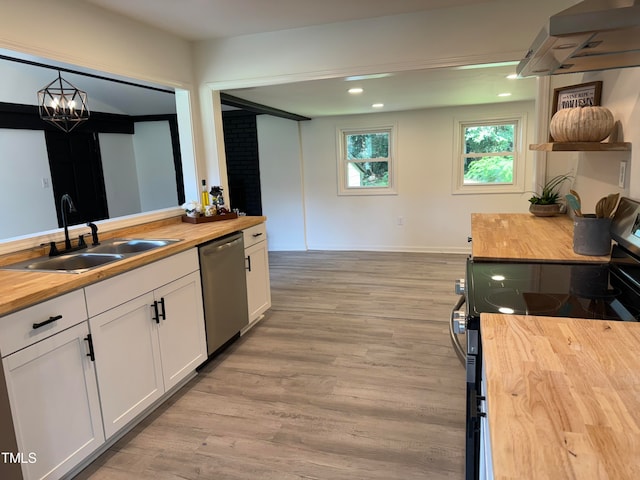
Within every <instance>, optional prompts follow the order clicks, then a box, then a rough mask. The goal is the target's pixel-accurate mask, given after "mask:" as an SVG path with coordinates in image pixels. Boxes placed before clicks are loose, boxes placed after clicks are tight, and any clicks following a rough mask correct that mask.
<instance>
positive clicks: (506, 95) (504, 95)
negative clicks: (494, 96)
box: [498, 92, 511, 97]
mask: <svg viewBox="0 0 640 480" xmlns="http://www.w3.org/2000/svg"><path fill="white" fill-rule="evenodd" d="M498 96H499V97H510V96H511V94H510V93H508V92H505V93H499V94H498Z"/></svg>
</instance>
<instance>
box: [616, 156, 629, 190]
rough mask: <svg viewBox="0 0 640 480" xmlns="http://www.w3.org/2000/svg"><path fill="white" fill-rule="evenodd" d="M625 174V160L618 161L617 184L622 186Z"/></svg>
mask: <svg viewBox="0 0 640 480" xmlns="http://www.w3.org/2000/svg"><path fill="white" fill-rule="evenodd" d="M626 176H627V162H620V173H619V175H618V186H619V187H620V188H624V182H625V180H626Z"/></svg>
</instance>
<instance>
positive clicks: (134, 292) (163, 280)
mask: <svg viewBox="0 0 640 480" xmlns="http://www.w3.org/2000/svg"><path fill="white" fill-rule="evenodd" d="M199 269H200V261H199V259H198V249H196V248H192V249H191V250H187V251H185V252H182V253H178V254H176V255H172V256H171V257H167V258H165V259H163V260H158V261H157V262H154V263H150V264H149V265H145V266H144V267H140V268H136V269H135V270H131V271H129V272H125V273H121V274H120V275H117V276H115V277H112V278H109V279H107V280H103V281H102V282H98V283H94V284H93V285H89V286H88V287H85V289H84V290H85V293H86V296H87V310H88V312H89V316H90V317H93V316H95V315H98V314H99V313H102V312H106V311H107V310H109V309H111V308H113V307H116V306H118V305H122V304H123V303H125V302H127V301H129V300H131V299H132V298H136V297H139V296H140V295H143V294H145V293H148V292H150V291H152V290H155V289H156V288H159V287H161V286H163V285H166V284H167V283H169V282H172V281H173V280H175V279H176V278H181V277H184V276H185V275H189V274H190V273H191V272H195V271H197V270H199Z"/></svg>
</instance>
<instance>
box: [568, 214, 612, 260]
mask: <svg viewBox="0 0 640 480" xmlns="http://www.w3.org/2000/svg"><path fill="white" fill-rule="evenodd" d="M610 228H611V219H610V218H597V217H596V216H595V215H592V214H587V215H583V216H582V217H575V218H574V219H573V251H574V252H575V253H577V254H579V255H594V256H599V255H609V253H611V233H610Z"/></svg>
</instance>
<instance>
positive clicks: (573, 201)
mask: <svg viewBox="0 0 640 480" xmlns="http://www.w3.org/2000/svg"><path fill="white" fill-rule="evenodd" d="M564 198H566V199H567V202H568V203H569V206H570V207H571V208H572V209H573V213H574V214H575V216H576V217H581V216H582V211H581V210H580V201H579V200H578V198H577V197H576V196H575V195H574V194H573V193H567V194H566V195H565V196H564Z"/></svg>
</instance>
